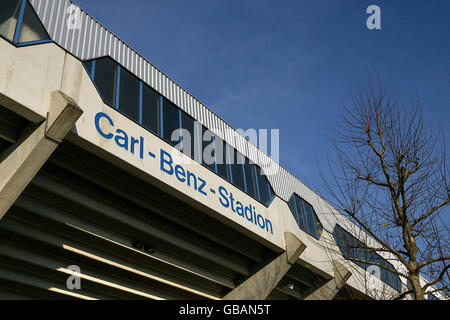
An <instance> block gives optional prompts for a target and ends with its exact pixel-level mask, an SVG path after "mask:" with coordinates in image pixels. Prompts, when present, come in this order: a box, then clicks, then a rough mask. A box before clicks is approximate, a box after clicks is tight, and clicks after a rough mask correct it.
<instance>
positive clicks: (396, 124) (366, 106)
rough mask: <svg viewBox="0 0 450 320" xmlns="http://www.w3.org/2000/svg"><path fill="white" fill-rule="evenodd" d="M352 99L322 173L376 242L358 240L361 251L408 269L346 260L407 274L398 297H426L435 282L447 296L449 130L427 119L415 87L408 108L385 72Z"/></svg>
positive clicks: (349, 256)
mask: <svg viewBox="0 0 450 320" xmlns="http://www.w3.org/2000/svg"><path fill="white" fill-rule="evenodd" d="M350 101H351V102H350V103H348V104H346V103H342V106H343V110H344V115H343V119H342V121H340V122H339V123H338V124H337V125H336V126H335V128H334V129H335V130H334V131H333V133H332V134H330V135H329V138H330V140H331V142H332V144H333V146H334V148H335V151H336V156H335V157H334V158H333V159H332V160H330V159H329V168H330V169H331V170H330V171H331V173H330V175H327V176H325V175H324V174H323V173H322V178H323V180H324V183H325V185H326V187H327V190H328V191H329V193H330V194H331V196H332V198H333V205H334V206H336V207H337V208H339V209H340V210H341V211H342V212H343V213H344V214H345V215H346V216H347V217H348V218H349V219H350V220H351V221H352V222H354V223H355V225H356V226H358V227H359V228H360V230H362V231H364V233H365V234H366V235H368V236H369V237H371V238H372V239H374V240H375V241H376V242H377V245H373V244H370V245H369V244H368V243H367V242H366V243H359V244H358V245H357V246H358V247H359V250H364V252H366V253H370V252H375V253H378V254H379V253H382V252H384V253H388V254H390V255H391V256H393V257H395V259H396V260H397V261H400V263H401V265H403V266H404V268H403V269H404V270H399V268H394V267H392V265H390V264H386V263H380V262H379V261H373V260H374V259H371V258H370V257H373V255H369V254H367V255H366V256H365V257H366V258H361V257H355V255H352V254H350V253H349V254H347V256H346V257H345V258H346V259H348V260H350V261H353V262H355V263H359V264H366V265H375V266H378V267H379V268H381V269H384V270H387V271H389V272H390V273H393V274H396V275H399V276H400V277H404V278H406V279H407V280H408V281H409V283H410V289H409V290H407V291H404V292H403V293H402V294H401V295H400V296H399V297H397V298H403V297H404V296H406V295H407V294H412V295H413V297H414V298H415V299H418V300H423V299H425V294H426V293H432V292H431V291H430V290H431V288H438V289H437V290H439V291H441V292H442V293H444V294H445V295H447V296H448V293H449V260H450V254H449V229H448V222H449V216H448V211H447V212H446V211H445V210H448V204H449V201H450V189H449V178H448V173H449V172H448V167H447V163H446V157H447V153H446V148H445V137H444V133H443V130H442V129H435V128H433V127H432V126H431V125H429V126H427V125H425V123H424V119H423V115H422V108H421V105H420V102H419V97H418V94H417V91H416V92H415V95H414V96H413V97H411V101H412V102H411V104H410V105H409V106H408V107H404V106H403V105H402V104H401V103H399V101H398V99H397V95H396V92H395V90H394V89H392V88H388V87H385V86H383V85H382V84H381V81H380V79H379V78H378V79H377V84H376V85H373V84H372V83H371V82H370V81H369V84H368V87H367V89H358V90H356V91H355V92H353V93H351V99H350ZM447 125H448V124H447ZM445 214H446V216H444V215H445ZM363 242H364V241H363ZM346 252H347V251H346ZM348 252H349V251H348ZM367 257H369V258H367ZM420 276H422V277H424V278H425V279H427V282H426V283H421V281H420Z"/></svg>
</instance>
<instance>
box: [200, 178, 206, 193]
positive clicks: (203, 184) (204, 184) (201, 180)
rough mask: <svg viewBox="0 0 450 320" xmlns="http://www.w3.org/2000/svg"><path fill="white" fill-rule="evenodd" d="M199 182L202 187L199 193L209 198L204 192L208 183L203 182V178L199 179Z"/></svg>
mask: <svg viewBox="0 0 450 320" xmlns="http://www.w3.org/2000/svg"><path fill="white" fill-rule="evenodd" d="M198 180H199V181H200V183H201V184H200V187H199V188H198V192H200V193H201V194H204V195H205V196H207V195H208V194H207V193H206V192H205V191H203V188H204V187H205V186H206V181H205V180H203V179H202V178H198Z"/></svg>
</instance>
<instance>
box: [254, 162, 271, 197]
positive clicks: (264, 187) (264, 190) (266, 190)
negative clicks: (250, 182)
mask: <svg viewBox="0 0 450 320" xmlns="http://www.w3.org/2000/svg"><path fill="white" fill-rule="evenodd" d="M257 176H258V186H259V197H260V201H261V202H262V203H264V204H266V205H267V204H269V202H270V201H271V200H272V193H271V186H270V183H269V181H268V180H267V177H266V176H265V175H264V172H263V171H262V170H261V168H258V169H257Z"/></svg>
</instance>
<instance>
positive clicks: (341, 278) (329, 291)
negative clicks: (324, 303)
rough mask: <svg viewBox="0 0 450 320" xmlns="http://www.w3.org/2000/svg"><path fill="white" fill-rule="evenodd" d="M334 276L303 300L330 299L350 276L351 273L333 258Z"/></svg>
mask: <svg viewBox="0 0 450 320" xmlns="http://www.w3.org/2000/svg"><path fill="white" fill-rule="evenodd" d="M332 263H333V267H334V278H333V279H331V280H330V281H328V282H327V283H325V284H324V285H323V286H321V287H320V288H318V289H316V290H314V291H313V292H312V293H311V294H309V295H308V296H307V297H306V298H305V299H304V300H331V299H333V298H334V297H335V296H336V294H337V293H338V292H339V290H340V289H341V288H342V287H343V286H344V284H345V282H346V281H347V280H348V278H350V276H351V275H352V273H351V272H350V271H349V270H348V269H347V268H345V267H344V266H343V265H342V264H341V263H339V262H337V261H335V260H333V261H332Z"/></svg>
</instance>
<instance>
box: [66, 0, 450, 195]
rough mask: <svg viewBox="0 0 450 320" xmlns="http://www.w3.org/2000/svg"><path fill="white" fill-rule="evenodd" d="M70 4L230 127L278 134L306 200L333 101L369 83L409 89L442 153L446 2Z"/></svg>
mask: <svg viewBox="0 0 450 320" xmlns="http://www.w3.org/2000/svg"><path fill="white" fill-rule="evenodd" d="M75 1H76V3H77V4H79V5H80V6H81V7H82V8H83V9H85V10H86V11H87V12H88V13H90V14H91V15H93V16H94V17H95V18H96V19H97V20H98V21H100V22H101V23H102V24H104V25H105V26H106V27H107V28H109V29H110V30H111V31H112V32H114V33H115V34H116V35H118V36H119V37H120V38H121V39H122V40H123V41H125V42H126V43H128V44H129V45H131V46H132V47H133V48H134V49H136V50H137V51H138V52H139V53H140V54H142V55H143V56H144V57H146V58H147V59H148V60H149V61H150V62H152V63H153V64H154V65H156V66H157V67H158V68H160V69H161V70H162V71H163V72H164V73H166V74H167V75H168V76H170V77H171V78H172V79H173V80H174V81H176V82H177V83H179V84H180V85H181V86H182V87H184V88H185V89H186V90H187V91H189V92H190V93H191V94H192V95H194V96H195V97H196V98H198V99H199V100H200V101H202V102H203V103H204V104H205V105H207V106H208V107H209V108H211V109H212V110H213V111H214V112H216V113H217V114H218V115H219V116H221V117H222V118H223V119H225V120H226V121H227V122H228V123H230V124H231V125H232V126H233V127H235V128H243V129H247V128H279V129H280V140H281V145H280V162H281V164H282V165H284V166H285V167H286V168H287V169H289V170H290V171H291V172H292V173H294V174H295V175H296V176H297V177H299V178H300V179H301V180H303V181H304V182H305V183H307V184H308V185H310V186H312V187H313V188H314V189H317V188H319V189H320V190H321V191H322V192H324V191H325V190H324V189H323V187H322V182H321V178H320V175H319V173H318V169H317V163H316V158H317V159H318V160H319V165H320V166H321V167H324V166H326V161H325V156H326V154H331V152H332V150H331V145H330V143H329V141H328V140H327V138H326V136H325V133H326V131H327V130H328V128H329V127H330V126H332V125H333V121H335V120H336V119H337V118H338V117H339V115H340V114H341V111H342V109H341V106H340V103H339V96H340V95H341V96H343V98H344V100H345V99H346V98H348V90H349V89H350V88H354V87H355V86H357V85H358V84H361V85H365V84H366V83H367V77H368V75H373V73H374V72H378V73H379V75H380V77H381V78H382V79H383V80H386V81H388V82H389V83H390V84H392V85H393V86H395V87H396V88H397V90H398V93H399V94H400V95H404V96H407V95H409V94H411V93H412V90H413V89H414V87H417V89H418V91H419V94H420V97H421V100H422V103H423V106H424V111H425V113H424V116H425V119H426V120H427V121H428V122H431V123H436V122H437V121H438V120H440V121H441V123H442V125H443V128H444V129H445V131H446V134H447V136H446V139H447V146H449V147H450V143H449V141H450V140H449V139H450V138H449V136H450V130H449V127H450V125H449V123H450V23H449V21H450V1H446V0H442V1H438V0H426V1H425V0H422V1H405V0H389V1H387V0H386V1H376V0H371V1H365V0H352V1H350V0H340V1H338V0H315V1H309V0H308V1H306V0H292V1H284V0H281V1H266V0H246V1H242V0H178V1H175V0H164V1H162V0H159V1H149V0H130V1H118V0H110V1H92V0H75ZM371 4H376V5H379V6H380V8H381V27H382V29H381V30H368V29H367V28H366V19H367V17H368V16H369V15H367V14H366V8H367V7H368V6H369V5H371Z"/></svg>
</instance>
